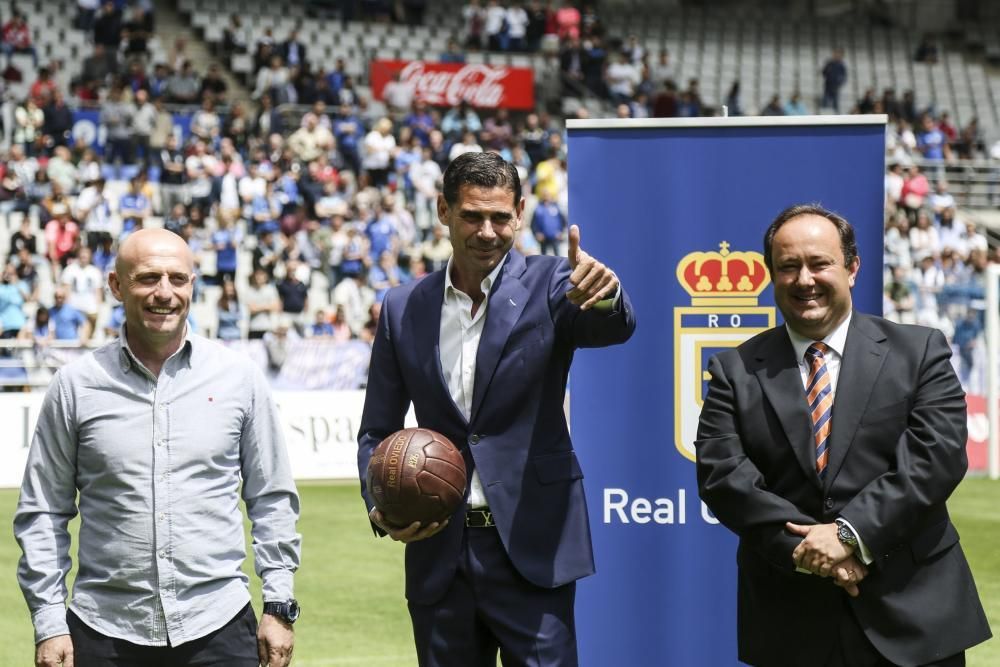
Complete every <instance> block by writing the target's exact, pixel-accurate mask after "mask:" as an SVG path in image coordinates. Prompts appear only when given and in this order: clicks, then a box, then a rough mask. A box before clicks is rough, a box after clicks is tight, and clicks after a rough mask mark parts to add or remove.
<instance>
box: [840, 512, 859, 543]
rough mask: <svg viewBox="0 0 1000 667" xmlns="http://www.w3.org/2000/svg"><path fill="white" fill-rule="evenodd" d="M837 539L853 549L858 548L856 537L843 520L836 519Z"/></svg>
mask: <svg viewBox="0 0 1000 667" xmlns="http://www.w3.org/2000/svg"><path fill="white" fill-rule="evenodd" d="M837 539H838V540H840V542H841V543H842V544H846V545H847V546H849V547H851V548H853V549H857V548H858V536H857V535H855V534H854V531H853V530H851V528H850V526H848V525H847V522H846V521H844V520H843V519H837Z"/></svg>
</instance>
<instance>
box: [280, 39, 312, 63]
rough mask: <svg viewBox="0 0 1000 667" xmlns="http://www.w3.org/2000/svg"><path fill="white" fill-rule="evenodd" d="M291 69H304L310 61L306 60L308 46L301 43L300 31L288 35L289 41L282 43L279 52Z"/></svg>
mask: <svg viewBox="0 0 1000 667" xmlns="http://www.w3.org/2000/svg"><path fill="white" fill-rule="evenodd" d="M278 52H279V53H280V54H281V57H282V58H283V59H284V61H285V64H286V65H288V66H289V67H298V68H299V69H303V68H304V66H305V65H306V63H307V62H309V61H308V59H307V58H306V45H305V44H303V43H302V42H301V41H299V31H298V30H292V31H291V32H290V33H288V39H286V40H285V41H284V42H282V43H281V48H280V49H279V51H278Z"/></svg>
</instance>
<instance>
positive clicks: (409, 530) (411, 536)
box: [368, 507, 450, 544]
mask: <svg viewBox="0 0 1000 667" xmlns="http://www.w3.org/2000/svg"><path fill="white" fill-rule="evenodd" d="M368 518H369V519H371V522H372V523H374V524H375V525H376V526H378V527H379V528H381V529H382V530H384V531H385V532H386V534H388V535H389V537H391V538H392V539H394V540H396V541H397V542H402V543H404V544H407V543H409V542H416V541H417V540H425V539H427V538H428V537H431V536H432V535H436V534H438V533H440V532H441V531H442V530H444V527H445V526H447V525H448V521H450V519H445V520H444V521H435V522H433V523H429V524H427V525H426V526H423V527H421V524H420V522H419V521H414V522H413V523H411V524H410V525H409V526H406V527H405V528H400V527H398V526H391V525H389V524H388V523H386V522H385V517H384V516H382V512H381V511H379V510H378V509H377V508H374V507H373V508H372V511H371V512H369V513H368Z"/></svg>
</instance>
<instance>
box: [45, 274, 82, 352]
mask: <svg viewBox="0 0 1000 667" xmlns="http://www.w3.org/2000/svg"><path fill="white" fill-rule="evenodd" d="M55 301H56V303H55V305H54V306H52V308H50V309H49V322H51V326H52V327H53V329H54V330H55V339H56V340H75V341H80V342H81V343H86V342H87V339H88V338H89V337H90V323H89V321H88V320H87V316H86V315H84V314H83V313H81V312H80V311H79V310H77V309H76V308H74V307H73V306H71V305H69V304H68V303H66V288H65V287H62V286H59V287H57V288H56V291H55Z"/></svg>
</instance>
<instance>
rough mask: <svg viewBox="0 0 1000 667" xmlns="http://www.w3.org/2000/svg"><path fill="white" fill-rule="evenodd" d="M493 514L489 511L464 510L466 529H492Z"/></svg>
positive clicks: (493, 524) (493, 525)
mask: <svg viewBox="0 0 1000 667" xmlns="http://www.w3.org/2000/svg"><path fill="white" fill-rule="evenodd" d="M495 526H496V524H495V523H494V522H493V512H491V511H490V510H489V509H478V510H465V527H466V528H493V527H495Z"/></svg>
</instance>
